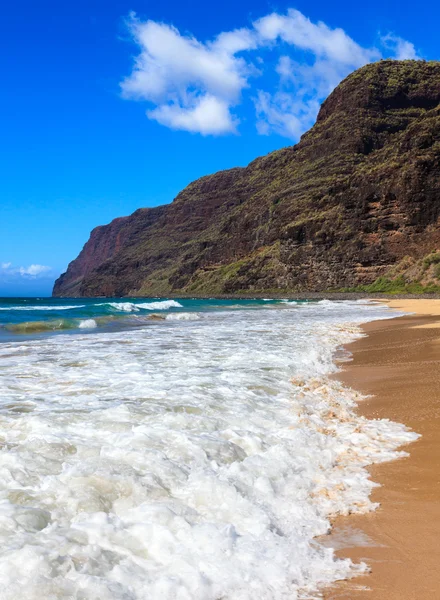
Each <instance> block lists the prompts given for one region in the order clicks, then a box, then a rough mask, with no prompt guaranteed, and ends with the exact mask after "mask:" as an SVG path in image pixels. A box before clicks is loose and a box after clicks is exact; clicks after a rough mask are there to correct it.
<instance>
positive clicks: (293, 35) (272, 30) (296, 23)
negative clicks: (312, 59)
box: [254, 9, 380, 66]
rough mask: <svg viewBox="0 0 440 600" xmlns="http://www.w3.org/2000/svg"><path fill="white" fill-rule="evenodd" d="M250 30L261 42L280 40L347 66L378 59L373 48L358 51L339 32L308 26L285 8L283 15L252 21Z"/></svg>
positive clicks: (324, 27)
mask: <svg viewBox="0 0 440 600" xmlns="http://www.w3.org/2000/svg"><path fill="white" fill-rule="evenodd" d="M254 27H255V29H256V31H257V32H258V34H259V36H260V37H261V40H262V41H263V43H264V42H267V41H271V42H275V41H277V39H280V40H282V41H283V42H286V43H288V44H290V45H292V46H295V47H297V48H300V49H302V50H307V51H309V52H312V53H313V54H314V55H315V56H317V57H323V58H326V59H328V60H332V61H336V62H338V63H342V64H346V65H349V66H351V65H353V64H356V65H359V66H360V65H362V64H365V63H367V62H370V61H371V60H377V59H378V58H380V53H379V52H378V51H377V50H376V49H368V48H362V47H361V46H360V45H359V44H357V43H356V42H355V41H354V40H352V39H351V37H349V36H348V35H347V34H346V33H345V31H344V30H343V29H340V28H337V29H331V28H330V27H328V26H327V25H326V24H325V23H322V22H321V21H320V22H318V23H312V22H311V21H310V19H308V18H307V17H305V16H304V15H303V14H302V13H300V12H299V10H294V9H289V10H288V11H287V15H279V14H277V13H272V14H271V15H267V16H266V17H263V18H262V19H259V20H258V21H256V22H255V23H254Z"/></svg>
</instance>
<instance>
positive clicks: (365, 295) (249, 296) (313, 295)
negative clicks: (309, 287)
mask: <svg viewBox="0 0 440 600" xmlns="http://www.w3.org/2000/svg"><path fill="white" fill-rule="evenodd" d="M47 298H50V299H53V300H100V299H102V298H118V300H133V299H135V300H179V299H181V300H263V299H264V298H270V299H271V300H369V299H373V300H381V301H382V302H386V301H388V300H389V299H390V294H389V293H387V292H291V291H286V292H282V291H277V292H275V291H274V292H271V291H270V290H269V291H266V292H249V293H244V292H241V293H240V292H238V293H236V294H197V293H183V292H181V293H179V294H176V293H173V292H170V293H169V294H168V295H163V294H159V295H157V296H54V295H52V296H47ZM392 298H393V300H392V301H394V299H398V300H425V299H426V300H438V299H440V293H437V292H432V293H423V294H408V293H399V294H392ZM3 299H5V300H7V299H9V298H3Z"/></svg>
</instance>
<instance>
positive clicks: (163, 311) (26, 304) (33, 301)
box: [0, 298, 308, 341]
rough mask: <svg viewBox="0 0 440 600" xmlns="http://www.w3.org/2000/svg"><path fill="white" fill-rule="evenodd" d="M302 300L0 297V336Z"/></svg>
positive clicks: (135, 323) (134, 323)
mask: <svg viewBox="0 0 440 600" xmlns="http://www.w3.org/2000/svg"><path fill="white" fill-rule="evenodd" d="M307 302H308V301H307V300H305V301H304V300H303V301H298V302H290V301H288V300H270V299H266V300H261V299H246V300H235V299H233V300H219V299H215V298H213V299H208V300H201V299H193V298H189V299H187V298H186V299H177V300H171V299H158V298H77V299H72V298H69V299H63V298H0V341H1V340H3V341H4V340H6V339H7V340H11V339H14V337H16V336H26V337H29V336H32V337H33V336H35V335H37V336H41V335H48V334H49V335H50V334H54V333H60V332H62V333H67V332H70V333H75V332H76V333H79V332H80V333H86V332H89V333H96V332H97V331H103V330H105V331H112V330H114V331H119V330H121V329H125V328H131V327H140V326H141V327H142V326H146V325H148V324H151V323H152V322H153V321H158V320H178V319H181V320H191V319H194V318H196V315H197V314H198V313H204V312H209V311H219V310H220V311H222V310H240V309H241V310H250V309H259V308H270V307H287V306H291V305H293V304H297V303H298V304H301V303H303V304H304V303H307Z"/></svg>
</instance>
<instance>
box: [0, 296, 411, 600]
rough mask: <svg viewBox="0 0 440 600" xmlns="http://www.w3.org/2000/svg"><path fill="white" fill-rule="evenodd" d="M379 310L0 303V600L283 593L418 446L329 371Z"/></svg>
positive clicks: (334, 575) (314, 586)
mask: <svg viewBox="0 0 440 600" xmlns="http://www.w3.org/2000/svg"><path fill="white" fill-rule="evenodd" d="M397 314H398V313H396V312H392V311H391V310H389V309H387V308H386V307H384V306H382V305H378V304H372V303H367V302H365V301H342V302H331V301H328V300H324V301H302V302H294V301H287V300H286V301H283V300H270V299H267V300H216V299H211V300H191V299H183V300H163V299H162V300H161V299H151V300H149V299H125V298H124V299H78V300H72V299H66V300H62V299H48V298H43V299H29V298H28V299H0V444H1V449H0V540H1V542H0V598H1V599H2V600H18V599H20V600H42V599H44V600H58V599H63V600H64V599H65V600H71V599H75V600H98V599H99V600H256V599H258V600H278V599H280V600H281V599H286V600H287V599H289V600H294V599H296V598H297V599H312V598H318V597H319V590H321V589H322V587H323V586H325V585H328V584H330V583H332V582H333V581H335V580H337V579H341V578H346V577H350V576H352V575H354V574H356V573H359V572H361V571H362V570H364V569H365V568H366V567H365V565H362V564H361V565H353V564H352V563H351V562H350V561H349V560H342V559H338V558H336V557H335V555H334V552H333V550H332V549H331V548H328V547H324V546H322V545H321V544H320V543H319V542H318V541H317V540H316V539H315V538H316V537H317V536H319V535H322V534H325V533H327V532H328V531H329V528H330V520H331V519H332V517H334V516H336V515H338V514H349V513H354V512H365V511H369V510H372V509H373V508H374V505H373V504H372V503H371V501H370V499H369V495H370V492H371V490H372V488H373V487H374V485H375V484H374V483H373V482H371V480H370V479H369V477H368V472H367V470H366V467H367V466H368V465H370V464H372V463H378V462H382V461H387V460H391V459H393V458H397V457H398V456H400V455H402V454H403V453H402V452H401V451H399V450H398V447H399V446H400V445H402V444H404V443H407V442H409V441H412V440H413V439H415V438H416V437H417V436H416V434H414V433H411V432H409V431H407V430H406V428H405V427H404V426H403V425H399V424H396V423H393V422H390V421H388V420H367V419H366V418H364V417H361V416H357V415H356V412H355V408H356V403H357V402H358V401H359V400H362V397H361V396H360V395H359V394H358V393H357V392H355V391H353V390H351V389H348V388H345V387H343V386H342V384H340V383H338V382H336V381H333V380H332V379H329V375H330V374H331V373H334V372H335V371H337V369H338V366H337V365H338V364H339V363H340V361H344V360H349V354H348V353H347V351H346V350H342V349H341V347H342V345H344V344H347V343H349V342H351V341H353V340H355V339H357V338H359V337H360V336H362V332H361V330H360V329H359V325H360V324H361V323H365V322H368V321H373V320H375V319H384V318H391V317H393V316H396V315H397Z"/></svg>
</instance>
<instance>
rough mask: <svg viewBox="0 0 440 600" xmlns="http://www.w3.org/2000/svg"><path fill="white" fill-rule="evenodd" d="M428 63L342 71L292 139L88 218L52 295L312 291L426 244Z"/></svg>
mask: <svg viewBox="0 0 440 600" xmlns="http://www.w3.org/2000/svg"><path fill="white" fill-rule="evenodd" d="M439 217H440V63H438V62H421V61H381V62H379V63H375V64H372V65H368V66H366V67H363V68H362V69H359V70H358V71H356V72H354V73H352V74H351V75H350V76H349V77H347V78H346V79H345V80H344V81H343V82H342V83H341V84H340V85H339V86H338V87H337V88H336V89H335V91H334V92H333V93H332V94H331V95H330V96H329V97H328V98H327V100H326V101H325V102H324V103H323V105H322V107H321V110H320V113H319V115H318V119H317V122H316V124H315V125H314V127H313V128H312V129H311V130H310V131H309V132H308V133H306V134H305V135H304V136H303V137H302V138H301V141H300V142H299V143H298V144H297V145H296V146H292V147H288V148H284V149H282V150H279V151H276V152H273V153H271V154H269V155H267V156H264V157H261V158H258V159H256V160H254V161H253V162H251V163H250V164H249V165H248V166H247V167H246V168H237V169H231V170H228V171H222V172H219V173H216V174H214V175H210V176H207V177H202V178H201V179H199V180H197V181H195V182H193V183H191V184H190V185H189V186H188V187H187V188H185V189H184V190H183V191H182V192H181V193H180V194H179V195H178V196H177V197H176V198H175V200H174V201H173V202H172V203H171V204H169V205H166V206H160V207H157V208H152V209H140V210H138V211H136V212H135V213H133V214H132V215H131V216H129V217H124V218H121V219H116V220H114V221H112V223H110V224H109V225H106V226H103V227H98V228H96V229H94V230H93V232H92V234H91V236H90V239H89V241H88V242H87V243H86V245H85V246H84V248H83V250H82V252H81V254H80V255H79V256H78V258H77V259H76V260H74V261H73V262H72V263H70V265H69V268H68V270H67V272H66V273H65V274H63V275H62V276H61V277H60V278H59V279H58V281H57V282H56V284H55V288H54V295H56V296H74V295H76V296H96V295H107V296H125V295H161V294H168V293H174V294H178V293H179V292H180V293H191V294H195V295H197V294H203V295H205V294H220V293H236V292H237V293H238V292H266V291H273V292H275V291H280V290H283V291H292V292H295V291H297V292H300V291H322V290H328V289H331V288H342V287H353V286H357V285H362V284H368V283H371V282H373V281H374V280H375V279H377V277H379V276H381V275H383V274H384V273H386V272H387V271H388V270H389V269H390V268H391V267H392V266H393V265H395V264H397V263H398V262H399V261H400V260H401V259H402V258H403V257H405V256H410V257H413V258H414V259H418V258H420V257H422V256H425V255H426V254H428V253H429V252H431V251H432V250H433V249H435V248H437V247H440V226H439Z"/></svg>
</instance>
